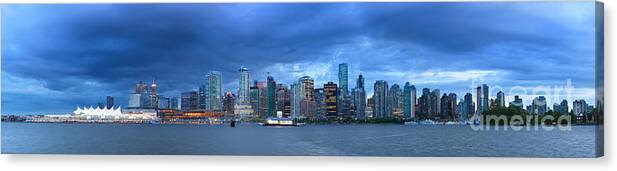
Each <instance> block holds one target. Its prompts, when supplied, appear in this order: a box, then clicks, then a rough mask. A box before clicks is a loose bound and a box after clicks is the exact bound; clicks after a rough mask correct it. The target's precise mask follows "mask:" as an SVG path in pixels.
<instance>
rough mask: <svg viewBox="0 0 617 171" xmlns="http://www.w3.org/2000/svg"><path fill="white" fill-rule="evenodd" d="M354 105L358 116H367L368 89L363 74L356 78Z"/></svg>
mask: <svg viewBox="0 0 617 171" xmlns="http://www.w3.org/2000/svg"><path fill="white" fill-rule="evenodd" d="M353 107H354V114H355V115H356V118H366V91H365V90H364V78H363V77H362V74H360V75H358V79H356V88H355V89H354V92H353Z"/></svg>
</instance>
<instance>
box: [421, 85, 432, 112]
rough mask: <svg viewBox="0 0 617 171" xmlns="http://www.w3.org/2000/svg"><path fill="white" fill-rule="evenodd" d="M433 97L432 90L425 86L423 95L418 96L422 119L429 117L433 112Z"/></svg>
mask: <svg viewBox="0 0 617 171" xmlns="http://www.w3.org/2000/svg"><path fill="white" fill-rule="evenodd" d="M431 97H432V96H431V90H430V89H428V88H423V89H422V96H420V98H418V111H419V113H418V116H419V117H420V118H422V119H424V118H428V117H429V116H430V114H431V101H432V99H431Z"/></svg>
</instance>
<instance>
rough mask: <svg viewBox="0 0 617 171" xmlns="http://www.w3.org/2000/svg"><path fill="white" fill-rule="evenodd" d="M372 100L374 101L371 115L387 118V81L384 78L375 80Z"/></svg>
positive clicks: (388, 115) (388, 114)
mask: <svg viewBox="0 0 617 171" xmlns="http://www.w3.org/2000/svg"><path fill="white" fill-rule="evenodd" d="M373 100H374V101H375V107H374V108H373V116H374V117H375V118H389V117H390V111H388V82H386V81H385V80H378V81H376V82H375V85H374V86H373Z"/></svg>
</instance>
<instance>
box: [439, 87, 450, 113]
mask: <svg viewBox="0 0 617 171" xmlns="http://www.w3.org/2000/svg"><path fill="white" fill-rule="evenodd" d="M440 102H441V103H440V104H441V105H440V108H441V110H440V112H439V118H440V119H442V120H447V119H448V118H449V114H450V98H449V97H448V95H447V94H446V93H443V96H441V100H440Z"/></svg>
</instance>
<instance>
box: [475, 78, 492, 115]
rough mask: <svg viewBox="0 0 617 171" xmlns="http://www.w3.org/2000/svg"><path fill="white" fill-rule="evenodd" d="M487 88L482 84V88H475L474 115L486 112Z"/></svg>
mask: <svg viewBox="0 0 617 171" xmlns="http://www.w3.org/2000/svg"><path fill="white" fill-rule="evenodd" d="M488 94H489V92H488V86H487V85H486V84H482V86H478V87H477V88H476V99H477V100H476V104H477V105H476V108H477V109H476V113H477V114H482V112H484V111H488V107H489V106H488V98H489V96H488Z"/></svg>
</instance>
